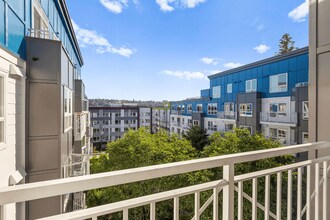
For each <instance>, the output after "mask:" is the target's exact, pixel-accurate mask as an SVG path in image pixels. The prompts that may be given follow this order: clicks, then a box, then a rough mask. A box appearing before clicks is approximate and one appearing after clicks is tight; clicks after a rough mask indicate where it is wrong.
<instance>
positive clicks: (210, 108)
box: [207, 103, 218, 115]
mask: <svg viewBox="0 0 330 220" xmlns="http://www.w3.org/2000/svg"><path fill="white" fill-rule="evenodd" d="M217 113H218V104H217V103H210V104H208V105H207V114H209V115H216V114H217Z"/></svg>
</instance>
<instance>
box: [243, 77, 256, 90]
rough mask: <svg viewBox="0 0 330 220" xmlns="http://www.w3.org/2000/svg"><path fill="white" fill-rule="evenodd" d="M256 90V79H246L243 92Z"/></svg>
mask: <svg viewBox="0 0 330 220" xmlns="http://www.w3.org/2000/svg"><path fill="white" fill-rule="evenodd" d="M256 91H257V79H250V80H246V82H245V92H256Z"/></svg>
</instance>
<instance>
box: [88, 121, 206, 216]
mask: <svg viewBox="0 0 330 220" xmlns="http://www.w3.org/2000/svg"><path fill="white" fill-rule="evenodd" d="M196 155H197V154H196V150H195V149H194V148H193V147H192V146H191V144H190V143H189V141H187V140H186V139H183V138H180V137H179V136H178V135H171V136H169V135H168V132H167V131H165V130H161V131H160V132H158V133H156V134H150V132H149V130H148V129H145V128H140V129H138V130H137V131H133V130H129V131H128V132H127V133H126V134H125V135H124V137H123V138H122V139H119V140H117V141H115V142H111V143H109V144H108V149H107V151H106V154H105V155H102V156H100V157H99V158H93V159H92V160H91V173H100V172H109V171H114V170H122V169H130V168H135V167H143V166H150V165H156V164H164V163H170V162H177V161H183V160H189V159H194V158H196ZM209 176H211V174H210V172H207V171H201V172H194V173H189V174H181V175H175V176H169V177H163V178H159V179H153V180H147V181H142V182H138V183H131V184H125V185H122V186H115V187H108V188H103V189H97V190H91V191H89V192H88V197H87V198H88V199H87V205H88V206H89V207H92V206H99V205H102V204H108V203H113V202H117V201H121V200H126V199H130V198H135V197H139V196H144V195H148V194H153V193H158V192H162V191H167V190H171V189H177V188H181V187H186V186H189V185H195V184H198V183H201V182H208V181H209ZM205 196H207V195H205ZM193 204H194V203H193V197H183V198H182V199H180V211H181V216H180V217H181V219H191V218H192V217H193ZM156 208H157V215H158V218H159V219H173V216H172V215H173V203H172V202H171V201H165V202H161V203H157V206H156ZM120 215H121V214H113V215H110V216H105V217H104V218H103V219H121V216H120ZM129 219H149V207H140V208H136V209H132V210H130V213H129Z"/></svg>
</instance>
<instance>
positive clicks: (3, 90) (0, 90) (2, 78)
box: [0, 72, 7, 150]
mask: <svg viewBox="0 0 330 220" xmlns="http://www.w3.org/2000/svg"><path fill="white" fill-rule="evenodd" d="M1 81H2V82H1ZM1 83H2V86H1V87H2V88H0V96H2V97H0V108H2V117H1V115H0V123H2V126H3V129H2V131H1V130H0V132H1V133H2V134H0V137H1V136H2V139H3V140H1V139H0V150H1V149H4V148H5V147H6V122H7V121H6V76H5V75H4V74H2V73H1V72H0V85H1ZM1 93H2V94H1ZM1 105H2V107H1ZM0 112H1V110H0ZM0 126H1V125H0Z"/></svg>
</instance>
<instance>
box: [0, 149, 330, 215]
mask: <svg viewBox="0 0 330 220" xmlns="http://www.w3.org/2000/svg"><path fill="white" fill-rule="evenodd" d="M324 149H327V150H329V149H330V143H329V142H319V143H310V144H303V145H295V146H289V147H280V148H274V149H266V150H259V151H251V152H245V153H238V154H231V155H224V156H217V157H210V158H203V159H197V160H190V161H182V162H176V163H169V164H161V165H155V166H149V167H140V168H135V169H128V170H119V171H114V172H108V173H99V174H93V175H88V176H80V177H72V178H67V179H59V180H50V181H44V182H36V183H29V184H23V185H16V186H10V187H4V188H0V206H1V205H5V204H10V203H15V202H23V201H29V200H34V199H41V198H47V197H52V196H57V195H63V194H66V193H71V192H82V191H86V190H91V189H97V188H103V187H109V186H117V185H122V184H127V183H133V182H138V181H143V180H150V179H155V178H161V177H165V176H172V175H177V174H183V173H189V172H193V171H198V170H205V169H211V168H219V167H221V168H222V171H223V175H222V179H219V180H216V181H212V182H207V183H202V184H198V185H193V186H188V187H184V188H180V189H174V190H170V191H166V192H160V193H155V194H151V195H145V196H142V197H138V198H133V199H129V200H124V201H119V202H115V203H111V204H106V205H101V206H97V207H93V208H87V209H84V210H79V211H75V212H71V213H65V214H60V215H56V216H51V217H46V218H43V219H44V220H54V219H90V218H92V219H93V220H96V219H97V217H98V216H104V215H108V214H111V213H115V212H122V216H123V219H124V220H128V216H129V215H128V213H129V210H130V209H133V208H136V207H141V206H146V205H148V206H149V207H150V219H153V220H154V219H156V206H157V203H159V202H161V201H166V200H167V201H168V200H172V201H173V218H174V219H179V217H180V205H179V204H180V199H182V197H184V196H186V195H194V198H195V203H194V216H193V219H195V220H197V219H200V218H201V215H202V214H203V212H204V211H205V210H206V209H208V210H211V211H212V218H213V219H214V220H217V219H219V217H220V216H222V218H221V219H224V220H233V219H234V216H235V215H236V216H237V219H239V220H241V219H243V217H244V215H245V213H244V212H243V210H244V207H245V206H246V205H247V204H248V205H249V207H251V210H252V216H251V219H253V220H256V219H259V218H260V215H262V216H263V217H262V219H291V218H292V216H293V211H294V212H295V213H296V216H297V219H302V218H303V219H308V220H309V219H320V218H321V216H322V219H327V209H328V204H329V203H328V197H327V196H325V195H327V191H328V188H327V184H328V175H329V173H330V166H329V165H330V156H329V155H327V156H324V157H320V158H314V159H309V160H305V161H302V162H295V163H292V164H288V165H283V166H279V167H273V168H270V169H263V170H260V171H257V172H251V173H245V174H242V175H235V170H234V166H235V165H239V164H244V163H246V162H252V161H257V160H262V159H266V158H276V157H279V156H283V155H292V154H295V153H302V152H309V153H310V156H311V155H316V154H315V152H316V151H318V150H324ZM321 168H322V169H321ZM258 180H262V181H258ZM293 180H297V181H293ZM303 181H304V182H303ZM258 183H259V184H260V183H262V184H263V188H260V187H259V186H258ZM293 184H296V187H295V188H296V190H294V189H293ZM243 186H245V187H246V186H249V187H250V188H251V191H252V193H251V194H249V193H247V192H244V189H245V187H243ZM207 190H209V191H212V194H211V196H209V197H208V199H206V200H204V202H203V204H201V199H200V198H201V193H202V192H204V191H207ZM260 190H263V192H262V193H263V195H264V197H263V198H264V199H263V201H260V197H259V199H258V194H260V193H261V192H260ZM271 191H272V192H274V191H275V193H276V196H275V198H276V201H275V202H274V203H273V202H272V206H271V198H270V192H271ZM220 192H221V194H220ZM235 192H237V193H235ZM284 194H285V196H283V195H284ZM294 194H295V195H294ZM282 196H283V197H282ZM235 198H236V199H235ZM220 199H221V200H222V201H221V202H219V200H220ZM272 199H274V198H272ZM243 200H244V202H243ZM284 200H285V201H286V202H285V203H283V201H284ZM283 204H285V205H286V207H285V208H282V206H284V205H283ZM295 204H296V205H295ZM209 206H211V207H209ZM235 206H236V208H234V207H235ZM235 212H236V213H235ZM312 215H313V216H312ZM283 216H285V218H283ZM244 218H246V216H245V217H244Z"/></svg>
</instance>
